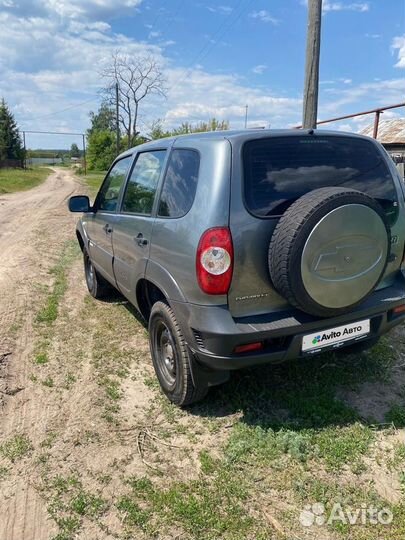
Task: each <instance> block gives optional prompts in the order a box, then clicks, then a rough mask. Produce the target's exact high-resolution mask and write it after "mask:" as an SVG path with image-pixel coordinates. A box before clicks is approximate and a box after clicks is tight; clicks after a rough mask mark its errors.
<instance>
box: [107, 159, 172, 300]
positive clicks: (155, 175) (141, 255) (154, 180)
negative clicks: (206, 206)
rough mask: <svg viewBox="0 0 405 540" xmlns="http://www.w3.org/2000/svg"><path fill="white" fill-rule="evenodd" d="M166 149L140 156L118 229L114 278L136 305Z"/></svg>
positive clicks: (116, 229) (136, 160) (126, 192)
mask: <svg viewBox="0 0 405 540" xmlns="http://www.w3.org/2000/svg"><path fill="white" fill-rule="evenodd" d="M166 153H167V150H166V149H161V150H160V149H158V150H151V151H146V152H140V153H139V154H138V155H137V156H136V158H135V164H134V166H133V168H132V171H131V174H130V175H129V178H128V182H127V184H126V188H125V192H124V195H123V197H122V204H121V209H120V213H119V215H118V217H117V221H116V223H115V225H114V235H113V247H114V274H115V279H116V282H117V284H118V287H119V289H120V290H121V292H122V293H123V294H124V295H125V296H126V297H127V298H129V300H131V302H133V303H136V298H135V292H136V291H135V287H136V283H137V281H138V279H139V278H140V277H142V276H143V275H144V274H145V268H146V263H147V260H148V257H149V250H150V243H151V236H152V227H153V221H154V217H153V216H154V213H155V199H156V192H157V189H158V185H159V181H160V177H161V175H162V171H163V169H164V164H165V160H166Z"/></svg>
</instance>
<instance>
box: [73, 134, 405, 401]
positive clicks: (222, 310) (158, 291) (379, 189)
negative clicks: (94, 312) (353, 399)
mask: <svg viewBox="0 0 405 540" xmlns="http://www.w3.org/2000/svg"><path fill="white" fill-rule="evenodd" d="M69 208H70V210H71V211H73V212H82V213H83V216H82V217H81V219H80V221H79V222H78V224H77V230H76V233H77V239H78V241H79V244H80V247H81V249H82V252H83V258H84V269H85V277H86V282H87V287H88V289H89V291H90V294H91V295H92V296H93V297H95V298H101V297H103V296H104V295H105V294H106V293H107V292H108V288H110V287H111V286H113V287H115V288H116V289H118V290H119V291H120V292H121V293H122V294H123V295H124V296H125V297H126V298H127V299H128V300H129V302H131V303H132V304H133V305H134V306H135V307H136V308H137V309H138V310H139V311H140V313H141V314H142V315H143V317H144V318H145V319H146V321H148V325H149V340H150V350H151V356H152V361H153V365H154V368H155V371H156V375H157V378H158V380H159V383H160V385H161V388H162V390H163V392H164V393H165V394H166V396H167V397H168V398H169V399H170V400H171V401H172V402H173V403H176V404H177V405H183V406H184V405H187V404H190V403H192V402H194V401H197V400H199V399H201V398H203V397H204V396H205V395H206V393H207V391H208V389H209V387H210V386H213V385H217V384H220V383H222V382H225V381H226V380H227V379H228V378H229V373H230V371H231V370H234V369H239V368H243V367H247V366H253V365H258V364H263V363H266V362H267V363H271V362H273V363H276V362H281V361H284V360H289V359H293V358H299V357H303V356H311V355H316V354H319V353H321V352H323V351H326V350H328V349H340V348H342V349H343V348H344V349H345V350H347V351H353V350H361V349H364V348H366V347H369V346H371V345H373V344H375V343H376V341H377V340H378V338H379V336H381V335H382V334H384V333H385V332H387V331H388V330H390V329H391V328H392V327H393V326H395V325H397V324H399V323H401V322H402V321H403V320H404V317H405V287H404V285H405V281H404V276H403V271H404V270H403V266H402V264H403V256H404V240H405V213H404V192H403V186H402V181H401V178H400V177H399V174H398V172H397V170H396V168H395V165H394V163H393V161H392V160H391V159H390V157H389V156H388V154H387V153H386V151H385V150H384V149H383V147H382V146H381V145H380V144H379V143H378V142H376V141H375V140H373V139H369V138H367V137H363V136H359V135H354V134H344V133H341V132H332V131H323V130H322V131H321V130H303V131H297V130H280V131H278V130H271V131H268V130H243V131H226V132H212V133H203V134H193V135H185V136H181V137H175V138H167V139H162V140H157V141H152V142H149V143H146V144H143V145H140V146H137V147H136V148H133V149H131V150H128V151H127V152H124V153H123V154H121V155H120V156H119V157H118V158H117V159H116V160H115V161H114V163H113V164H112V166H111V168H110V170H109V172H108V174H107V176H106V178H105V180H104V182H103V184H102V186H101V188H100V191H99V193H98V195H97V197H96V199H95V202H94V204H93V205H90V201H89V199H88V197H86V196H76V197H72V198H71V199H70V201H69Z"/></svg>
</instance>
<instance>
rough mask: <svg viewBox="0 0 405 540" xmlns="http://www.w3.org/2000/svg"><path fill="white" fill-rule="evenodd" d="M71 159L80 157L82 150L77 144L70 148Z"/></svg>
mask: <svg viewBox="0 0 405 540" xmlns="http://www.w3.org/2000/svg"><path fill="white" fill-rule="evenodd" d="M70 157H74V158H78V157H80V150H79V147H78V146H77V144H76V143H73V144H72V146H71V147H70Z"/></svg>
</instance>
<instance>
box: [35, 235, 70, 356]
mask: <svg viewBox="0 0 405 540" xmlns="http://www.w3.org/2000/svg"><path fill="white" fill-rule="evenodd" d="M78 253H79V247H78V244H77V242H76V241H75V240H72V241H70V242H68V243H67V244H66V245H65V247H64V249H63V252H62V255H61V256H60V258H59V260H58V261H57V263H56V265H55V266H54V267H53V268H52V269H51V270H50V273H51V274H52V276H54V278H55V279H54V284H53V287H52V290H51V291H50V292H49V294H48V295H47V298H46V301H45V304H44V305H43V307H42V308H41V309H40V310H39V312H38V313H37V316H36V322H37V323H41V324H44V325H48V326H49V325H51V324H52V323H53V322H54V321H55V320H56V319H57V317H58V308H59V303H60V301H61V299H62V298H63V295H64V294H65V292H66V289H67V272H68V270H69V267H70V265H71V263H72V262H73V261H74V259H75V258H76V257H77V255H78ZM43 354H44V353H43V352H40V353H38V355H43ZM37 358H38V356H37Z"/></svg>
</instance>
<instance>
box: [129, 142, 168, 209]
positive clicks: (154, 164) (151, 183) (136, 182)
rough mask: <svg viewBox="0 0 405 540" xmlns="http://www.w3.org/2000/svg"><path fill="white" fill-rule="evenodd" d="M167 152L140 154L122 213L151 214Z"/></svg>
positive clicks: (131, 177)
mask: <svg viewBox="0 0 405 540" xmlns="http://www.w3.org/2000/svg"><path fill="white" fill-rule="evenodd" d="M165 155H166V150H155V151H154V152H143V153H142V154H139V156H138V159H137V160H136V163H135V166H134V168H133V169H132V173H131V176H130V178H129V180H128V184H127V189H126V191H125V195H124V199H123V202H122V211H123V212H128V213H131V214H147V215H149V214H151V213H152V208H153V202H154V200H155V194H156V188H157V185H158V182H159V177H160V173H161V170H162V166H163V162H164V159H165Z"/></svg>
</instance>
